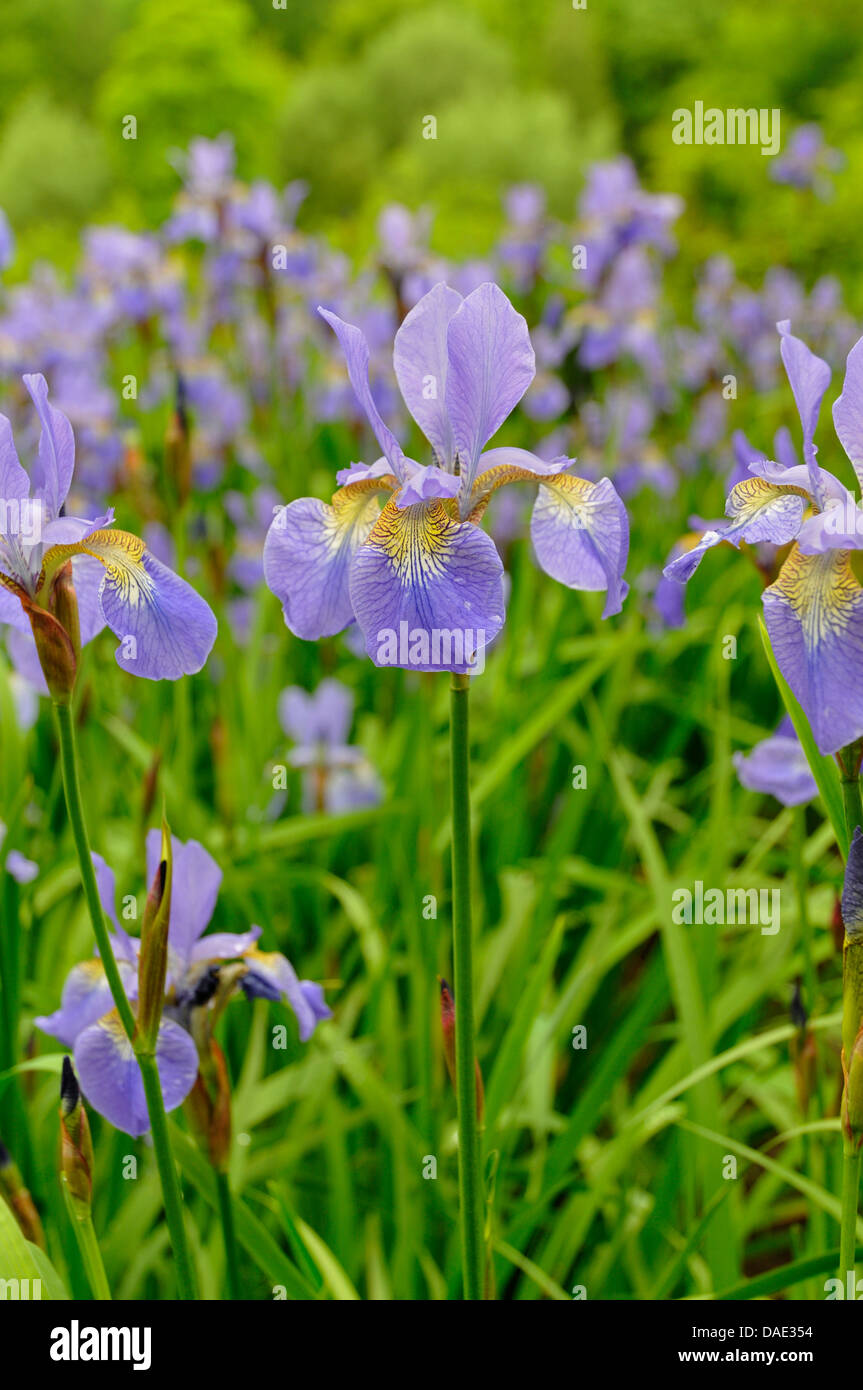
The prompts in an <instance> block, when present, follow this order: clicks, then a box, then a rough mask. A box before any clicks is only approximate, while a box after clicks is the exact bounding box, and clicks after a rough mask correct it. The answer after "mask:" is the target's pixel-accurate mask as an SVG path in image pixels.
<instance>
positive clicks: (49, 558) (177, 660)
mask: <svg viewBox="0 0 863 1390" xmlns="http://www.w3.org/2000/svg"><path fill="white" fill-rule="evenodd" d="M24 385H25V386H26V388H27V390H28V392H29V394H30V397H31V400H32V401H33V405H34V406H35V408H36V414H37V415H38V417H39V422H40V425H41V436H40V439H39V449H38V454H37V456H36V458H35V460H34V462H33V465H32V467H31V471H30V476H29V477H28V475H27V473H26V472H25V471H24V469H23V468H22V466H21V464H20V462H19V460H18V455H17V453H16V450H15V444H14V441H13V438H12V427H11V425H10V423H9V421H8V420H7V418H6V416H5V415H0V501H2V515H0V623H8V624H9V626H10V627H11V629H12V632H11V634H10V638H9V648H10V653H11V655H12V658H13V660H14V661H15V664H16V666H18V669H19V670H20V671H21V672H22V674H24V675H25V676H27V678H28V679H29V680H31V681H32V682H33V683H34V684H36V685H37V686H38V687H39V689H45V682H44V678H43V676H42V672H41V669H40V666H39V661H38V657H37V653H36V644H35V641H34V639H33V634H32V631H31V628H30V620H29V617H28V613H30V612H32V611H33V610H34V609H40V608H44V607H45V606H46V603H47V601H48V599H49V595H50V590H51V584H52V581H53V579H54V577H55V576H56V574H57V572H58V570H59V569H60V568H61V567H62V566H63V565H64V564H65V563H66V561H71V563H72V574H73V581H74V586H75V593H76V596H77V600H78V613H79V619H80V627H81V643H82V645H83V644H84V643H85V642H89V641H90V640H91V639H92V638H93V637H95V636H96V634H97V633H99V632H101V631H102V629H103V628H104V627H106V626H107V627H109V628H110V629H111V631H112V632H113V633H114V634H115V636H116V637H118V638H119V639H120V646H119V647H118V648H117V651H116V653H115V658H116V661H117V665H118V666H121V667H122V668H123V670H124V671H128V672H130V673H131V674H132V675H137V676H145V677H146V678H147V679H148V680H177V679H178V677H180V676H183V675H189V674H192V673H193V672H195V671H200V669H201V667H202V666H203V665H204V662H205V661H206V659H207V657H208V655H209V653H210V650H211V648H212V646H213V643H214V641H215V638H216V619H215V617H214V616H213V613H212V611H211V609H210V608H209V606H208V605H207V604H206V603H205V602H204V600H203V599H202V598H201V597H200V596H199V595H198V594H197V593H196V592H195V590H194V589H193V588H191V586H190V585H189V584H187V583H186V581H185V580H184V579H180V577H179V576H178V575H176V574H174V573H173V572H172V571H171V570H169V569H168V568H167V567H166V566H165V565H163V564H161V562H160V561H159V560H157V559H156V558H155V557H154V556H153V555H151V554H150V552H149V551H148V550H147V548H146V546H145V545H144V542H143V541H142V540H140V539H139V538H138V537H137V536H133V535H130V534H129V533H128V532H127V531H113V530H111V529H110V528H111V525H112V522H113V519H114V513H113V510H110V511H108V512H107V513H106V514H105V515H104V516H101V517H98V518H97V519H95V520H87V519H84V518H82V517H74V516H64V515H63V504H64V502H65V500H66V495H67V493H68V491H69V488H70V486H71V483H72V475H73V472H74V468H75V439H74V435H73V432H72V426H71V425H70V423H69V421H68V419H67V418H66V416H65V415H64V414H63V413H62V411H60V410H58V409H57V408H56V407H55V406H52V405H51V404H50V403H49V401H48V386H47V383H46V381H45V378H44V377H43V376H39V375H34V376H25V377H24Z"/></svg>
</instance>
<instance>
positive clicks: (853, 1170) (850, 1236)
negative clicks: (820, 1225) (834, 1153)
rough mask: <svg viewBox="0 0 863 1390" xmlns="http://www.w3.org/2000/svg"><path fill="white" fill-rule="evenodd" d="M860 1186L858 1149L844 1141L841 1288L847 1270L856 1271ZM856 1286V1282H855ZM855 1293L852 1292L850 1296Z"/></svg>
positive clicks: (840, 1261)
mask: <svg viewBox="0 0 863 1390" xmlns="http://www.w3.org/2000/svg"><path fill="white" fill-rule="evenodd" d="M859 1186H860V1150H859V1149H858V1148H856V1147H855V1146H854V1145H853V1144H851V1143H848V1142H847V1141H846V1144H845V1152H844V1154H843V1156H842V1232H841V1237H840V1244H839V1278H840V1279H841V1280H842V1287H843V1290H844V1289H845V1287H846V1280H847V1278H848V1271H849V1270H851V1271H852V1272H854V1278H855V1280H856V1272H855V1265H854V1255H855V1247H856V1235H857V1193H858V1189H859ZM855 1287H856V1283H855ZM854 1296H855V1295H853V1294H852V1297H854Z"/></svg>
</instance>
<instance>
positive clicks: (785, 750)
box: [733, 721, 818, 806]
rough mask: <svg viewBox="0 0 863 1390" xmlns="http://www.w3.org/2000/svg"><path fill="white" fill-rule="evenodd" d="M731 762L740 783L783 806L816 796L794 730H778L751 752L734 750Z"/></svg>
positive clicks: (797, 804)
mask: <svg viewBox="0 0 863 1390" xmlns="http://www.w3.org/2000/svg"><path fill="white" fill-rule="evenodd" d="M789 722H790V721H789ZM733 762H734V767H735V769H736V771H737V776H738V777H739V779H740V782H741V785H742V786H744V787H746V788H747V790H749V791H753V792H765V793H767V794H768V795H770V796H775V797H776V800H777V801H779V802H781V804H782V805H783V806H802V805H804V804H805V802H807V801H812V800H813V799H814V798H815V797H816V796H817V795H818V787H817V785H816V782H815V778H814V777H813V776H812V772H811V770H810V767H809V764H808V762H807V761H806V754H805V753H804V752H803V749H802V748H801V746H800V743H799V740H798V738H797V735H796V734H795V733H794V732H793V730H792V731H791V733H790V734H789V733H783V732H781V729H778V730H777V731H776V733H775V734H773V735H772V736H771V737H770V738H765V739H762V741H761V742H760V743H756V745H755V747H754V748H753V749H752V751H751V752H750V753H748V754H745V755H744V754H743V753H735V754H734V756H733Z"/></svg>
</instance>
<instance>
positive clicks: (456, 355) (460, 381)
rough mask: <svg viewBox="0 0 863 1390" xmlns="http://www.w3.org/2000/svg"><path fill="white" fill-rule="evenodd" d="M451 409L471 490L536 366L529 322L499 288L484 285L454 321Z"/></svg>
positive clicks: (450, 352)
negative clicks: (484, 455)
mask: <svg viewBox="0 0 863 1390" xmlns="http://www.w3.org/2000/svg"><path fill="white" fill-rule="evenodd" d="M447 353H448V357H449V370H448V373H447V385H446V405H447V412H448V414H449V418H450V423H451V425H452V434H453V443H454V445H455V449H456V452H457V454H458V456H459V465H460V472H461V475H462V477H463V478H464V479H465V487H466V489H467V490H469V489H470V488H471V486H472V484H473V479H474V476H475V473H476V467H477V463H478V461H479V456H480V453H481V452H482V449H483V446H484V445H485V444H486V442H487V441H488V440H489V439H491V437H492V435H494V434H496V433H497V431H498V430H499V429H500V427H501V425H502V424H503V422H504V420H505V419H506V418H507V416H508V415H509V414H510V413H511V412H512V411H513V410H514V409H515V407H516V406H517V405H518V402H519V401H520V400H521V398H522V396H523V395H524V393H525V391H526V390H527V388H528V386H529V385H530V383H531V382H532V381H533V378H534V374H535V370H536V366H535V359H534V353H533V348H532V346H531V342H530V334H529V333H528V328H527V323H526V322H525V319H524V317H523V316H522V315H521V314H519V313H517V312H516V310H515V309H514V308H513V307H512V305H511V304H510V302H509V300H508V299H507V297H506V295H505V294H504V293H503V290H501V289H499V288H498V286H497V285H494V284H491V283H487V284H484V285H480V286H479V288H478V289H475V290H474V291H473V293H472V294H469V295H468V297H467V299H465V300H464V302H463V303H462V304H461V306H460V307H459V309H458V310H457V311H456V313H455V314H454V315H453V317H452V319H451V320H450V324H449V330H448V333H447Z"/></svg>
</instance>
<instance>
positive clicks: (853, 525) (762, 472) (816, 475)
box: [665, 320, 863, 754]
mask: <svg viewBox="0 0 863 1390" xmlns="http://www.w3.org/2000/svg"><path fill="white" fill-rule="evenodd" d="M777 328H778V330H779V334H780V351H781V355H782V361H783V364H784V366H785V370H786V372H787V374H788V380H789V382H790V383H791V390H792V391H793V393H794V400H795V403H796V405H797V410H798V413H799V415H800V421H801V425H802V428H803V457H804V460H805V462H804V463H802V464H796V463H793V462H791V460H790V459H789V458H787V457H786V460H778V461H773V460H769V459H763V458H760V459H757V460H756V461H755V462H753V463H750V465H749V472H750V474H751V475H753V476H750V477H748V478H746V479H744V480H743V481H741V482H738V483H736V484H735V486H734V487H733V488H732V489H731V492H730V494H729V496H728V500H727V502H726V505H725V513H726V516H727V517H729V518H730V520H729V522H728V524H727V525H726V526H723V527H721V528H718V529H715V530H709V531H706V532H705V533H704V535H703V536H702V537H701V540H700V541H699V542H698V544H697V545H696V546H694V547H693V548H692V549H691V550H688V551H687V552H685V553H684V554H682V555H679V556H678V557H677V558H676V559H675V560H673V561H672V562H671V564H670V565H668V566H667V567H666V569H665V574H666V576H667V577H668V578H670V579H676V580H678V581H679V582H681V583H685V582H686V581H687V580H688V579H690V578H691V576H692V575H693V574H694V573H695V571H696V569H697V568H698V566H699V564H700V563H701V560H702V558H703V556H704V555H705V554H706V552H707V551H708V550H710V549H711V548H712V547H713V546H715V545H719V544H720V543H721V542H722V541H728V542H729V543H730V544H731V545H734V546H739V545H740V542H741V541H746V542H747V543H749V544H757V543H762V542H769V543H771V544H773V545H779V546H782V545H787V544H788V543H789V542H792V545H791V549H790V551H789V552H788V555H787V557H786V559H785V562H784V564H783V566H782V568H781V570H780V572H779V575H778V577H777V579H776V580H775V582H774V583H773V584H771V585H770V587H769V588H767V589H766V590H765V591H764V594H763V595H762V601H763V604H764V620H765V623H766V626H767V631H768V633H769V635H770V641H771V644H772V646H773V651H774V653H775V655H776V660H777V661H778V663H779V667H780V670H781V671H782V674H783V675H784V677H785V679H786V680H787V682H788V684H789V685H790V687H791V689H792V690H793V692H794V694H795V696H796V697H797V699H798V701H799V702H800V704H801V705H802V707H803V709H804V711H805V713H806V716H807V718H808V720H809V723H810V725H811V726H812V732H813V734H814V736H815V741H816V743H817V744H818V747H819V749H820V750H821V752H822V753H825V754H828V753H835V752H838V750H839V749H840V748H844V747H845V746H846V745H847V744H849V743H852V742H853V741H854V740H855V739H857V738H859V737H860V736H861V735H863V589H861V587H860V584H859V583H858V581H857V578H856V576H855V574H854V571H853V569H852V567H851V551H852V550H860V549H861V548H863V511H861V508H860V506H859V504H858V502H857V501H856V499H855V498H854V497H853V496H852V494H851V493H850V492H849V491H848V489H847V488H846V487H844V486H843V484H842V483H840V482H839V480H838V479H837V478H835V477H834V476H833V474H832V473H828V472H827V471H826V470H825V469H823V468H821V467H820V466H819V464H818V462H817V454H818V450H817V447H816V445H815V442H814V436H815V426H816V424H817V421H818V414H819V411H820V409H821V401H822V400H823V397H824V393H825V391H826V390H827V387H828V385H829V383H830V368H829V367H828V365H827V363H826V362H824V361H823V360H822V358H820V357H816V355H815V354H814V353H813V352H811V351H810V349H809V348H808V347H807V346H806V344H805V343H804V342H803V341H802V340H801V339H800V338H796V337H794V335H793V334H792V333H791V329H790V324H789V323H788V322H787V320H783V321H782V322H780V323H779V324H777ZM833 422H834V425H835V428H836V433H837V435H838V437H839V441H840V443H841V444H842V446H843V448H844V450H845V452H846V454H847V455H848V457H849V459H850V460H851V463H852V465H853V467H854V471H855V473H856V474H857V479H858V482H860V483H861V486H863V338H861V339H859V340H858V342H857V343H856V344H855V345H854V347H853V348H852V349H851V351H850V352H849V354H848V361H847V366H846V372H845V381H844V384H843V387H842V394H841V395H840V396H839V397H838V399H837V400H836V401H835V402H834V405H833Z"/></svg>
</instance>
